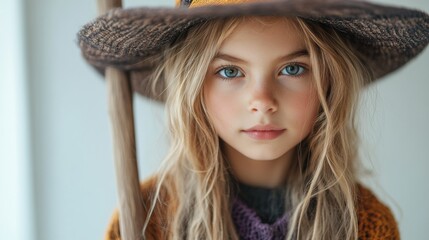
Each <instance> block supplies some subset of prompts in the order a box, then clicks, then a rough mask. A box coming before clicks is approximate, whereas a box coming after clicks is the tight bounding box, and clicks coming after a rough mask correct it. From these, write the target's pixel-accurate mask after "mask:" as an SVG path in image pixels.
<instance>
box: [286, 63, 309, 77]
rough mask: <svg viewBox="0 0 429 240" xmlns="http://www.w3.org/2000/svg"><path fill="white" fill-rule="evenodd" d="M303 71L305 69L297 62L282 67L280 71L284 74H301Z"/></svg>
mask: <svg viewBox="0 0 429 240" xmlns="http://www.w3.org/2000/svg"><path fill="white" fill-rule="evenodd" d="M285 70H286V71H285ZM304 71H305V68H304V67H303V66H300V65H298V64H291V65H288V66H286V67H284V68H283V69H282V73H283V74H284V75H289V76H297V75H301V74H302V73H303V72H304Z"/></svg>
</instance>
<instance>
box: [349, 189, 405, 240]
mask: <svg viewBox="0 0 429 240" xmlns="http://www.w3.org/2000/svg"><path fill="white" fill-rule="evenodd" d="M357 203H358V204H357V206H358V207H357V217H358V224H359V240H372V239H389V240H390V239H392V240H398V239H400V235H399V230H398V225H397V223H396V221H395V218H394V216H393V214H392V212H391V210H390V209H389V208H388V207H387V206H386V205H384V204H383V203H382V202H381V201H379V200H378V199H377V197H376V196H375V195H374V194H373V193H372V192H371V191H370V190H369V189H368V188H366V187H364V186H362V185H360V184H358V194H357Z"/></svg>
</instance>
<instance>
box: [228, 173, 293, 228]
mask: <svg viewBox="0 0 429 240" xmlns="http://www.w3.org/2000/svg"><path fill="white" fill-rule="evenodd" d="M235 192H236V195H237V197H238V198H239V199H240V200H241V201H242V202H243V203H245V204H246V205H247V206H248V207H249V208H251V209H253V210H254V211H255V212H256V214H257V215H258V216H259V218H260V219H261V221H262V222H263V223H269V224H271V223H273V222H275V221H276V220H277V219H278V218H279V217H281V216H282V215H283V213H284V212H285V206H284V204H285V189H284V188H281V187H278V188H265V187H258V186H252V185H248V184H245V183H242V182H239V181H236V184H235Z"/></svg>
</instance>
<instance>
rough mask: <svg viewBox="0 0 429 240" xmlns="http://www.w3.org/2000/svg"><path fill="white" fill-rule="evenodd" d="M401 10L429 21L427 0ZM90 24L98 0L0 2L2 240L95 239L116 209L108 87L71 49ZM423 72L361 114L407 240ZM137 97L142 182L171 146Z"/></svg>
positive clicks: (377, 179) (412, 233)
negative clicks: (415, 11)
mask: <svg viewBox="0 0 429 240" xmlns="http://www.w3.org/2000/svg"><path fill="white" fill-rule="evenodd" d="M383 2H386V3H396V4H399V2H400V1H399V0H396V1H394V0H384V1H383ZM124 5H125V6H127V7H130V6H141V5H167V6H172V5H173V0H165V1H156V4H154V1H148V0H141V1H138V0H128V1H125V4H124ZM406 5H407V6H410V7H414V8H419V9H423V10H424V11H426V12H429V3H428V1H426V0H410V1H407V3H406ZM95 16H96V1H95V0H94V1H87V0H75V1H54V0H39V1H25V0H15V1H13V0H6V1H1V2H0V236H2V237H1V238H2V239H13V240H58V239H61V240H76V239H79V240H81V239H82V240H84V239H101V238H102V236H103V234H104V230H105V228H106V225H107V222H108V220H109V217H110V214H111V212H112V210H113V208H115V206H116V205H115V204H116V190H115V180H114V169H113V159H112V147H111V135H110V126H109V119H108V114H107V101H106V100H107V99H106V86H105V84H104V81H103V80H102V79H101V77H100V76H99V75H98V74H97V73H96V72H95V71H93V69H92V68H91V67H89V66H88V65H87V64H86V63H85V62H84V61H83V59H82V58H81V56H80V52H79V48H78V47H77V44H76V33H77V31H78V30H79V29H80V27H81V26H82V25H83V24H85V23H86V22H88V21H89V20H90V19H92V18H93V17H95ZM428 67H429V51H428V49H426V50H425V51H424V52H423V53H422V54H421V55H420V56H419V57H418V58H417V59H415V60H414V61H412V62H411V63H410V64H409V65H408V66H406V67H405V68H403V69H401V70H400V71H398V72H397V73H396V74H394V75H392V76H388V77H387V78H385V79H384V80H382V81H380V82H379V83H377V84H375V85H374V86H372V87H371V88H370V89H368V90H367V94H366V95H367V98H366V99H365V100H364V104H363V107H362V114H361V119H362V122H363V123H362V130H361V132H362V138H363V141H364V147H365V148H364V149H363V150H362V156H363V157H364V158H365V163H366V165H367V166H369V167H371V168H372V169H373V171H374V174H373V177H372V178H366V179H365V182H367V183H368V184H370V185H371V186H372V189H374V191H375V192H376V193H377V195H379V197H380V198H381V199H383V201H385V202H386V203H387V204H388V205H389V206H391V208H392V209H393V211H394V213H395V216H396V218H397V220H398V222H399V225H400V230H401V234H402V237H403V239H424V238H425V237H426V235H427V230H426V229H427V226H429V214H428V213H429V205H428V204H427V203H428V202H429V187H428V186H427V184H426V182H428V179H429V178H428V177H427V174H426V172H428V171H429V161H428V154H427V149H428V148H429V139H428V136H429V126H428V123H429V107H428V104H429V94H427V92H428V91H429V79H428V75H429V72H428ZM135 100H136V101H135V102H136V103H135V106H134V107H135V111H136V123H137V137H138V139H137V144H138V157H139V162H140V174H141V177H145V176H148V175H149V174H150V173H151V172H153V171H154V170H155V168H156V166H157V165H158V162H159V161H160V160H161V159H162V157H163V156H164V153H165V151H166V149H167V144H166V136H165V128H164V127H163V121H164V118H163V108H162V106H160V105H157V104H154V103H150V102H149V101H148V100H146V99H143V98H141V97H140V96H135ZM392 199H393V200H392ZM395 204H396V205H395Z"/></svg>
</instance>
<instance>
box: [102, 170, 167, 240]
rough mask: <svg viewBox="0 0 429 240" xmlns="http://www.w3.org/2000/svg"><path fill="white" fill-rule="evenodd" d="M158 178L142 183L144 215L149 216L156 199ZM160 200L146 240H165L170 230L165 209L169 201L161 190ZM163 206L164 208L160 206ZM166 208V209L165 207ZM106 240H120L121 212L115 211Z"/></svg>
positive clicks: (152, 216)
mask: <svg viewBox="0 0 429 240" xmlns="http://www.w3.org/2000/svg"><path fill="white" fill-rule="evenodd" d="M156 183H157V181H156V177H154V176H152V177H150V178H148V179H146V180H145V181H143V182H141V183H140V190H141V192H142V199H143V201H142V202H143V203H142V204H143V215H145V216H147V214H148V212H149V210H150V208H151V206H152V201H153V199H154V194H155V192H156ZM160 198H161V199H163V201H161V202H160V203H158V202H157V204H156V205H155V209H154V211H153V213H152V214H151V216H150V219H149V224H148V227H147V230H146V232H145V236H146V239H148V240H150V239H165V238H166V236H164V234H166V233H167V232H168V231H167V228H168V218H167V217H166V215H167V214H166V213H167V211H168V210H167V208H166V207H165V204H166V201H164V200H168V198H167V196H166V194H165V192H163V191H162V190H161V193H160ZM160 205H162V206H160ZM163 206H164V207H163ZM104 239H105V240H120V239H121V232H120V226H119V211H118V209H115V210H114V212H113V214H112V217H111V219H110V222H109V225H108V227H107V231H106V234H105V237H104Z"/></svg>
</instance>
